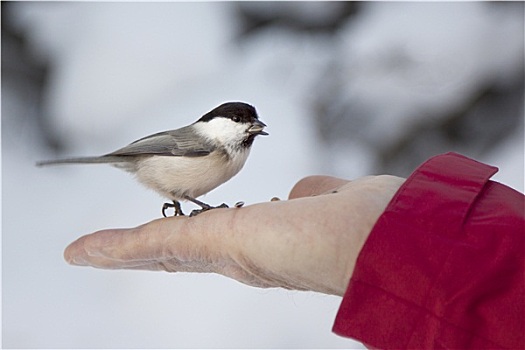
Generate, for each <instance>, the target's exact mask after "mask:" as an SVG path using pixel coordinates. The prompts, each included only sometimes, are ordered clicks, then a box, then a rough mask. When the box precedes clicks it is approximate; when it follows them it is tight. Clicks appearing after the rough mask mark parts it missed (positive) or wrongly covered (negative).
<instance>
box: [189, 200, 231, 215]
mask: <svg viewBox="0 0 525 350" xmlns="http://www.w3.org/2000/svg"><path fill="white" fill-rule="evenodd" d="M203 204H204V203H203ZM201 207H202V208H201V209H194V210H192V211H191V213H190V217H192V216H197V215H199V214H201V213H204V212H205V211H208V210H212V209H219V208H229V206H228V205H227V204H226V203H222V204H221V205H218V206H216V207H212V206H211V205H208V204H205V205H201Z"/></svg>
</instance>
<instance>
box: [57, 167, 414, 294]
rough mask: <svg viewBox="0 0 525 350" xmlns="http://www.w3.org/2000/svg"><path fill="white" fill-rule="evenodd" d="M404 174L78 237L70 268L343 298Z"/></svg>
mask: <svg viewBox="0 0 525 350" xmlns="http://www.w3.org/2000/svg"><path fill="white" fill-rule="evenodd" d="M403 181H404V179H402V178H399V177H394V176H388V175H382V176H369V177H364V178H360V179H358V180H355V181H347V180H342V179H338V178H334V177H328V176H311V177H307V178H304V179H302V180H301V181H299V182H298V183H297V184H296V185H295V186H294V188H293V189H292V191H291V192H290V195H289V200H286V201H275V202H267V203H260V204H255V205H250V206H246V207H243V208H230V209H214V210H210V211H208V212H205V213H202V214H200V215H199V216H196V217H192V218H189V217H170V218H163V219H158V220H154V221H152V222H150V223H147V224H144V225H141V226H139V227H136V228H131V229H112V230H103V231H99V232H95V233H93V234H89V235H86V236H83V237H81V238H79V239H78V240H76V241H75V242H73V243H71V244H70V245H69V246H68V247H67V248H66V250H65V252H64V257H65V259H66V261H67V262H69V263H70V264H73V265H83V266H93V267H98V268H105V269H142V270H165V271H168V272H214V273H219V274H222V275H224V276H228V277H231V278H233V279H236V280H238V281H240V282H242V283H245V284H248V285H251V286H256V287H263V288H269V287H282V288H286V289H296V290H311V291H317V292H321V293H326V294H334V295H341V296H342V295H343V294H344V292H345V290H346V287H347V284H348V281H349V280H350V277H351V275H352V272H353V270H354V266H355V263H356V260H357V257H358V255H359V252H360V251H361V248H362V247H363V245H364V243H365V241H366V239H367V237H368V235H369V233H370V231H371V230H372V228H373V226H374V224H375V222H376V221H377V219H378V218H379V216H380V215H381V214H382V212H383V211H384V209H385V208H386V206H387V204H388V203H389V201H390V200H391V199H392V197H393V196H394V194H395V193H396V191H397V190H398V188H399V187H400V186H401V184H402V183H403Z"/></svg>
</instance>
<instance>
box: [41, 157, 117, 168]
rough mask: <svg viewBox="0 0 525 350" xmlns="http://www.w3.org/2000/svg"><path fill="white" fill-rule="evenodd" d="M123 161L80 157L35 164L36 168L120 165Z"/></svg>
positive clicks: (112, 158)
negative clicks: (71, 165) (64, 165)
mask: <svg viewBox="0 0 525 350" xmlns="http://www.w3.org/2000/svg"><path fill="white" fill-rule="evenodd" d="M123 161H125V159H122V157H120V156H102V157H80V158H66V159H57V160H44V161H40V162H37V163H36V166H38V167H43V166H49V165H62V164H102V163H121V162H123Z"/></svg>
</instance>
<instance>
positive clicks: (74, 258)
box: [63, 237, 86, 266]
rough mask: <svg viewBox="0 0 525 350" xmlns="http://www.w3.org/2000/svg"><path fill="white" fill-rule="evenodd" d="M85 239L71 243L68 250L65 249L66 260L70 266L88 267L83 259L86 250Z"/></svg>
mask: <svg viewBox="0 0 525 350" xmlns="http://www.w3.org/2000/svg"><path fill="white" fill-rule="evenodd" d="M82 238H83V237H81V238H79V239H77V240H76V241H74V242H72V243H70V244H69V245H68V246H67V247H66V249H64V253H63V255H64V260H65V261H66V262H67V263H68V264H69V265H77V266H82V265H86V263H85V260H84V259H83V258H81V256H82V254H83V253H84V254H85V251H84V249H83V248H82V243H81V240H82Z"/></svg>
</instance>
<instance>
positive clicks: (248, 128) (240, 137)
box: [37, 102, 268, 216]
mask: <svg viewBox="0 0 525 350" xmlns="http://www.w3.org/2000/svg"><path fill="white" fill-rule="evenodd" d="M265 127H266V124H264V123H263V122H262V121H260V120H259V117H258V115H257V111H256V110H255V108H254V107H253V106H251V105H249V104H246V103H243V102H227V103H224V104H222V105H220V106H218V107H216V108H215V109H213V110H211V111H210V112H208V113H206V114H204V115H203V116H202V117H201V118H200V119H199V120H197V121H196V122H194V123H193V124H190V125H188V126H184V127H182V128H180V129H176V130H169V131H164V132H159V133H156V134H153V135H150V136H146V137H144V138H141V139H139V140H137V141H135V142H133V143H131V144H129V145H128V146H126V147H123V148H121V149H118V150H116V151H115V152H112V153H108V154H106V155H103V156H100V157H82V158H68V159H59V160H50V161H43V162H38V163H37V166H47V165H59V164H92V163H109V164H111V165H113V166H115V167H117V168H120V169H123V170H125V171H128V172H130V173H132V174H134V175H135V176H136V177H137V180H138V181H139V182H141V183H142V184H144V185H145V186H147V187H149V188H151V189H153V190H155V191H157V192H158V193H160V194H161V195H162V196H164V197H166V198H169V199H170V200H172V202H173V204H172V203H164V205H163V206H162V214H163V215H164V216H166V212H165V211H166V209H167V208H174V210H175V216H181V215H184V213H183V212H182V209H181V205H180V201H191V202H193V203H195V204H197V205H199V206H200V207H201V209H199V210H193V211H192V212H191V214H190V216H195V215H197V214H200V213H202V212H204V211H207V210H210V209H214V208H227V207H228V206H227V205H226V204H224V203H223V204H221V205H219V206H217V207H212V206H210V205H208V204H206V203H204V202H201V201H199V200H197V199H196V198H197V197H200V196H202V195H203V194H206V193H208V192H209V191H211V190H213V189H214V188H216V187H218V186H220V185H222V184H223V183H225V182H226V181H228V180H229V179H231V178H232V177H233V176H234V175H236V174H237V173H238V172H239V171H240V170H241V169H242V167H243V166H244V163H245V162H246V159H247V158H248V155H249V153H250V149H251V146H252V144H253V141H254V139H255V137H256V136H258V135H268V133H267V132H265V131H264V128H265ZM236 206H237V207H240V206H242V203H241V202H240V203H238V204H237V205H236Z"/></svg>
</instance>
